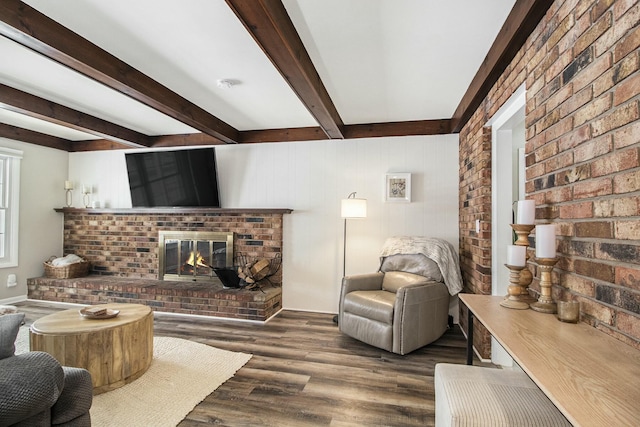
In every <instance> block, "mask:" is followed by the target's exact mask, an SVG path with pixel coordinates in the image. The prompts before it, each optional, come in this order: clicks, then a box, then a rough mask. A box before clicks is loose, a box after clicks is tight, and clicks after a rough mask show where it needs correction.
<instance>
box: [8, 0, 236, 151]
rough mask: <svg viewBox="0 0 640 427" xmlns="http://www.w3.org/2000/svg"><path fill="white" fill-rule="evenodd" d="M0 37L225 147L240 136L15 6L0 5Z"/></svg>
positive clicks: (53, 24) (67, 32) (111, 58)
mask: <svg viewBox="0 0 640 427" xmlns="http://www.w3.org/2000/svg"><path fill="white" fill-rule="evenodd" d="M0 34H1V35H3V36H5V37H7V38H8V39H11V40H13V41H15V42H16V43H19V44H21V45H23V46H25V47H27V48H29V49H32V50H34V51H36V52H38V53H40V54H41V55H44V56H45V57H47V58H49V59H52V60H54V61H56V62H58V63H60V64H63V65H65V66H67V67H69V68H71V69H72V70H74V71H77V72H79V73H81V74H83V75H85V76H87V77H89V78H92V79H94V80H96V81H98V82H100V83H103V84H104V85H106V86H108V87H110V88H112V89H114V90H116V91H118V92H120V93H122V94H124V95H127V96H129V97H131V98H133V99H135V100H137V101H139V102H141V103H143V104H145V105H147V106H149V107H151V108H154V109H156V110H158V111H160V112H162V113H163V114H166V115H167V116H169V117H172V118H174V119H176V120H179V121H181V122H183V123H185V124H187V125H189V126H192V127H193V128H195V129H197V130H199V131H201V132H203V133H206V134H208V135H211V136H214V137H216V138H219V139H221V140H223V141H225V142H227V143H235V142H237V139H238V131H237V130H236V129H235V128H233V127H232V126H230V125H228V124H227V123H225V122H223V121H222V120H220V119H218V118H217V117H215V116H213V115H212V114H210V113H208V112H207V111H205V110H203V109H202V108H200V107H198V106H197V105H195V104H193V103H191V102H190V101H188V100H186V99H184V98H183V97H181V96H180V95H178V94H176V93H175V92H173V91H171V90H170V89H168V88H166V87H165V86H163V85H161V84H160V83H158V82H157V81H155V80H153V79H152V78H150V77H149V76H147V75H145V74H143V73H141V72H140V71H138V70H136V69H135V68H133V67H131V66H130V65H128V64H126V63H125V62H123V61H121V60H120V59H118V58H116V57H115V56H113V55H111V54H110V53H108V52H106V51H105V50H103V49H101V48H99V47H98V46H96V45H94V44H93V43H91V42H89V41H88V40H86V39H84V38H83V37H81V36H79V35H78V34H76V33H74V32H73V31H71V30H69V29H68V28H66V27H64V26H62V25H60V24H59V23H57V22H56V21H54V20H52V19H50V18H49V17H47V16H46V15H44V14H42V13H40V12H38V11H37V10H35V9H33V8H32V7H30V6H29V5H27V4H25V3H23V2H21V1H19V0H2V1H1V2H0Z"/></svg>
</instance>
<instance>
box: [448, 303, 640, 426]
mask: <svg viewBox="0 0 640 427" xmlns="http://www.w3.org/2000/svg"><path fill="white" fill-rule="evenodd" d="M503 299H504V298H503V297H500V296H487V295H473V294H460V300H461V301H462V302H463V303H464V304H465V305H466V306H467V308H468V309H469V310H468V313H469V319H468V323H467V325H469V329H470V330H469V331H468V336H467V339H468V340H469V343H468V346H467V351H468V352H469V351H471V352H473V348H472V342H473V333H472V330H473V317H474V316H475V317H476V318H477V319H478V320H479V321H480V322H481V323H482V324H483V325H484V326H485V327H486V328H487V330H488V331H489V332H490V333H491V335H492V336H493V337H494V338H495V339H496V340H497V341H498V342H499V343H500V345H502V347H504V349H505V350H506V351H507V352H508V353H509V354H510V355H511V357H513V359H514V360H515V361H516V362H517V363H518V365H520V367H521V368H522V369H523V370H524V371H525V372H526V373H527V375H529V377H530V378H531V379H532V380H533V381H534V382H535V383H536V384H537V386H538V387H540V389H541V390H542V391H543V392H544V393H545V394H546V395H547V397H548V398H549V400H551V401H552V402H553V403H554V405H556V406H557V407H558V409H559V410H560V412H562V414H563V415H564V416H565V417H566V418H567V419H568V420H569V422H571V423H572V424H573V425H576V426H623V425H624V426H632V425H633V426H638V425H640V351H638V350H636V349H634V348H633V347H631V346H629V345H626V344H624V343H622V342H621V341H618V340H616V339H615V338H612V337H610V336H609V335H607V334H605V333H604V332H601V331H598V330H596V329H595V328H593V327H591V326H589V325H587V324H585V323H578V324H570V323H563V322H560V321H558V320H557V319H556V317H555V315H552V314H543V313H538V312H535V311H533V310H511V309H508V308H504V307H501V306H500V305H499V303H500V301H502V300H503ZM472 354H473V353H468V354H467V357H468V360H467V362H468V363H469V356H470V355H471V356H472Z"/></svg>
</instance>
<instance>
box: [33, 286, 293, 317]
mask: <svg viewBox="0 0 640 427" xmlns="http://www.w3.org/2000/svg"><path fill="white" fill-rule="evenodd" d="M27 287H28V291H29V298H32V299H41V300H47V301H57V302H67V303H76V304H92V305H93V304H101V303H111V302H118V303H136V304H145V305H148V306H150V307H151V308H152V309H153V310H156V311H163V312H169V313H182V314H199V315H203V316H214V317H225V318H232V319H243V320H257V321H266V320H268V319H269V318H270V317H271V316H273V315H275V314H276V313H277V312H278V311H279V310H280V308H281V307H282V304H281V301H282V290H281V288H280V287H273V286H265V287H263V288H262V290H245V289H223V288H222V284H220V283H195V282H173V281H166V280H149V279H126V278H121V277H108V276H95V275H91V276H87V277H80V278H76V279H54V278H47V277H37V278H33V279H29V280H27Z"/></svg>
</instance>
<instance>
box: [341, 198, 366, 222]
mask: <svg viewBox="0 0 640 427" xmlns="http://www.w3.org/2000/svg"><path fill="white" fill-rule="evenodd" d="M340 214H341V216H342V218H366V217H367V199H356V198H349V199H342V205H341V209H340Z"/></svg>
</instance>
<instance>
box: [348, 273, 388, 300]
mask: <svg viewBox="0 0 640 427" xmlns="http://www.w3.org/2000/svg"><path fill="white" fill-rule="evenodd" d="M383 278H384V273H368V274H358V275H355V276H347V277H344V278H342V289H343V295H346V294H348V293H349V292H353V291H377V290H380V289H382V279H383Z"/></svg>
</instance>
